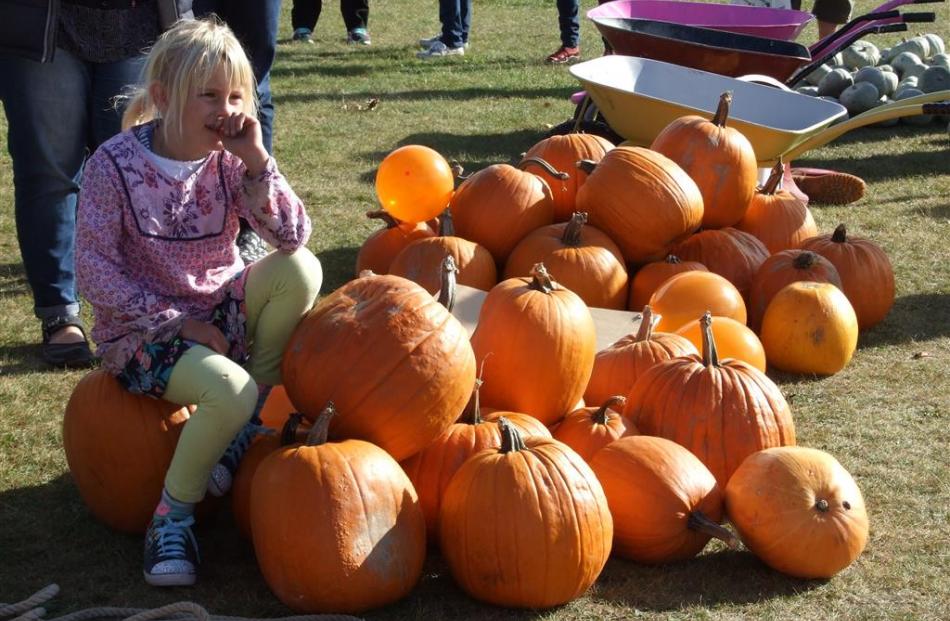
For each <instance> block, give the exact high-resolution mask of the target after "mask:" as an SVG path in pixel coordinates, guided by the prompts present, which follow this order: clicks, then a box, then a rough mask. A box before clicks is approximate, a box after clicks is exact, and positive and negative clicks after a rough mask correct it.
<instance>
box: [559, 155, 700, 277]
mask: <svg viewBox="0 0 950 621" xmlns="http://www.w3.org/2000/svg"><path fill="white" fill-rule="evenodd" d="M577 210H578V211H586V212H587V213H588V214H589V215H590V223H591V224H592V225H593V226H596V227H597V228H599V229H600V230H602V231H609V232H610V235H611V237H612V238H613V240H614V241H615V242H617V245H618V246H619V247H620V251H621V252H622V253H623V256H624V258H625V259H626V260H627V261H629V262H631V263H647V262H649V261H658V260H660V259H662V258H663V257H665V256H666V255H667V254H669V253H670V250H671V248H672V247H673V246H674V245H676V244H677V243H678V242H679V241H681V240H683V239H685V238H686V237H688V236H689V235H690V234H692V233H693V231H695V230H696V229H698V228H699V225H700V223H701V222H702V219H703V196H702V194H700V192H699V188H698V187H696V182H695V181H693V180H692V179H691V178H690V177H689V175H687V174H686V172H685V171H683V169H682V168H680V167H679V165H677V164H676V162H674V161H673V160H671V159H669V158H668V157H666V156H665V155H663V154H661V153H657V152H655V151H651V150H649V149H643V148H640V147H616V148H614V149H612V150H611V151H608V152H607V155H605V156H604V159H602V160H601V161H600V163H599V164H597V166H596V167H595V168H594V170H593V172H592V173H591V174H590V176H589V177H588V178H587V181H586V182H584V185H582V186H581V187H580V189H579V190H578V191H577Z"/></svg>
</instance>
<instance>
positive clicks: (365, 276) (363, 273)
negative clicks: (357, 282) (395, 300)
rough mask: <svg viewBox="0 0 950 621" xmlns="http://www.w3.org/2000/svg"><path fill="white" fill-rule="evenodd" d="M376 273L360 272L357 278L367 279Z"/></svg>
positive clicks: (371, 271)
mask: <svg viewBox="0 0 950 621" xmlns="http://www.w3.org/2000/svg"><path fill="white" fill-rule="evenodd" d="M375 275H376V272H374V271H373V270H360V273H359V276H357V278H369V277H370V276H375Z"/></svg>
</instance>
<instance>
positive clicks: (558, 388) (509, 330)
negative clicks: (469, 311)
mask: <svg viewBox="0 0 950 621" xmlns="http://www.w3.org/2000/svg"><path fill="white" fill-rule="evenodd" d="M596 347H597V345H596V335H595V332H594V320H593V319H592V318H591V315H590V311H589V310H588V308H587V306H586V305H585V304H584V302H583V300H581V299H580V298H579V297H577V295H576V294H575V293H573V292H571V291H569V290H568V289H565V288H564V287H562V286H561V285H559V284H558V283H556V282H555V281H554V280H553V279H552V278H551V276H550V275H549V274H548V272H547V270H546V269H545V268H544V266H543V265H541V264H540V263H539V264H538V265H537V266H535V269H534V270H532V275H531V277H530V278H509V279H508V280H505V281H502V282H500V283H499V284H497V285H495V287H494V288H493V289H492V290H491V291H489V292H488V295H487V296H486V297H485V301H484V302H483V303H482V307H481V310H480V312H479V316H478V327H477V328H476V329H475V333H474V334H473V335H472V348H473V349H474V351H475V356H476V357H477V359H478V360H480V361H483V364H484V374H485V375H484V379H485V384H484V386H483V387H482V400H483V401H484V402H485V403H486V404H487V405H490V406H492V407H494V408H497V409H500V410H511V411H514V412H524V413H525V414H530V415H531V416H534V417H535V418H537V419H538V420H540V421H541V422H542V423H544V424H545V425H551V424H552V423H554V422H555V421H557V420H559V419H560V418H562V417H563V416H564V415H565V414H567V413H568V412H569V411H570V409H569V408H571V406H573V405H574V404H575V403H577V401H578V400H579V399H580V398H581V397H582V396H583V394H584V388H585V387H586V386H587V380H588V379H590V373H591V370H592V368H593V366H594V353H595V351H596Z"/></svg>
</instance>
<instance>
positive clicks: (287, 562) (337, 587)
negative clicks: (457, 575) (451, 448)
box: [251, 408, 426, 613]
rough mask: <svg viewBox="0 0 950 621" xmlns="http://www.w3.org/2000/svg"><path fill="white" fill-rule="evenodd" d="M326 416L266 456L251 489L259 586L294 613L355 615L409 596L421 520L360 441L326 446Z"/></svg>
mask: <svg viewBox="0 0 950 621" xmlns="http://www.w3.org/2000/svg"><path fill="white" fill-rule="evenodd" d="M331 416H332V410H331V408H328V409H327V411H326V412H324V413H323V414H321V415H320V416H319V417H318V418H317V421H316V423H315V424H314V426H313V429H312V431H311V433H310V435H309V436H308V438H307V441H306V442H305V443H304V444H302V445H295V446H288V447H284V448H282V449H278V450H277V451H275V452H273V453H271V454H270V455H269V456H268V457H267V458H265V459H264V461H263V462H261V464H260V466H258V468H257V474H255V475H254V481H253V483H252V484H251V531H252V534H253V538H254V553H255V555H256V556H257V562H258V565H259V566H260V568H261V573H262V574H263V575H264V580H265V581H266V582H267V585H268V586H269V587H270V589H271V590H272V591H273V592H274V594H275V595H276V596H277V597H278V599H280V601H282V602H283V603H284V604H286V605H287V606H289V607H290V608H293V609H294V610H298V611H301V612H308V613H309V612H362V611H364V610H369V609H371V608H377V607H379V606H384V605H386V604H390V603H392V602H394V601H396V600H398V599H400V598H402V597H403V596H405V595H406V594H407V593H409V591H410V590H412V587H413V586H415V584H416V582H417V581H418V580H419V576H420V575H421V574H422V564H423V562H424V561H425V554H426V532H425V517H424V516H423V514H422V507H421V506H420V505H419V498H418V496H416V491H415V489H414V488H413V487H412V483H411V482H410V481H409V478H408V477H407V476H406V474H405V473H404V472H403V471H402V468H400V467H399V464H398V463H396V462H395V461H394V460H393V458H392V457H390V456H389V454H387V453H386V452H385V451H383V450H382V449H380V448H379V447H377V446H375V445H373V444H370V443H369V442H364V441H362V440H344V441H342V442H338V443H328V442H327V441H326V440H327V436H326V434H327V427H328V425H329V422H330V421H329V419H330V417H331Z"/></svg>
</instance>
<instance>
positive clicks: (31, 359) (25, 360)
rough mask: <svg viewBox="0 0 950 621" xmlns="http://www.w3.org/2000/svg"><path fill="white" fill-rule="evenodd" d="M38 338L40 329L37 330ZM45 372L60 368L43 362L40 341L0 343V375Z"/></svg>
mask: <svg viewBox="0 0 950 621" xmlns="http://www.w3.org/2000/svg"><path fill="white" fill-rule="evenodd" d="M38 338H39V331H38V330H37V339H38ZM43 372H50V373H58V372H59V370H58V369H54V368H52V367H50V366H49V365H48V364H46V363H45V362H43V359H42V358H41V356H40V344H39V342H37V343H30V344H24V343H20V344H18V345H0V376H2V377H10V376H13V375H27V374H30V373H43Z"/></svg>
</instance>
